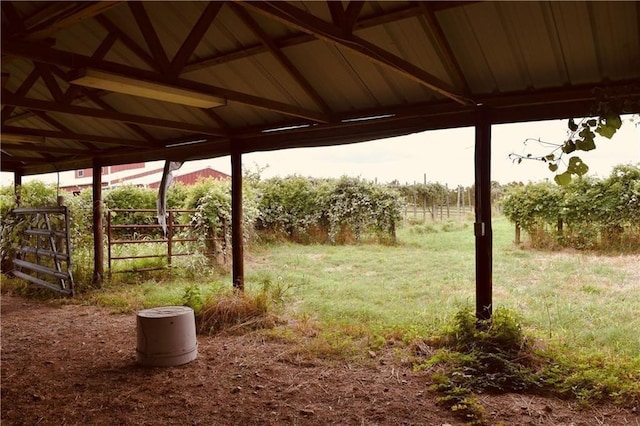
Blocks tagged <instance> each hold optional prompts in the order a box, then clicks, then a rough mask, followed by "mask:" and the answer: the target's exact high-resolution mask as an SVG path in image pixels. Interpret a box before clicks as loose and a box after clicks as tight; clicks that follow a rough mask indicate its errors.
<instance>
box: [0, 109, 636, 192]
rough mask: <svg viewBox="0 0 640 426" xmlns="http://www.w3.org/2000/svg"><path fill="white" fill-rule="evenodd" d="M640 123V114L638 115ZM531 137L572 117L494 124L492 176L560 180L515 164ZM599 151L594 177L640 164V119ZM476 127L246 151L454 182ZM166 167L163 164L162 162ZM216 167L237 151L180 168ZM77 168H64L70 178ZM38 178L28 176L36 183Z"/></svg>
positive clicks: (300, 166) (555, 137) (560, 131)
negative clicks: (513, 155) (619, 166)
mask: <svg viewBox="0 0 640 426" xmlns="http://www.w3.org/2000/svg"><path fill="white" fill-rule="evenodd" d="M636 121H637V120H636ZM528 138H532V139H541V140H543V141H547V142H554V143H562V141H564V140H565V139H566V138H567V122H566V120H562V121H560V120H555V121H545V122H535V123H520V124H506V125H497V126H493V127H492V166H491V167H492V172H491V178H492V180H496V181H498V182H500V183H502V184H506V183H509V182H513V181H521V182H525V183H526V182H528V181H540V180H543V179H553V176H554V175H553V173H551V172H550V171H549V170H548V169H547V167H546V165H545V164H543V163H540V162H537V161H523V162H522V163H521V164H514V163H513V161H511V160H510V159H509V154H510V153H518V154H525V155H526V154H527V153H528V152H532V153H533V154H534V155H536V154H540V153H543V152H545V153H546V152H548V149H546V150H542V151H541V149H540V147H539V146H538V144H537V143H535V142H529V143H527V145H526V146H525V144H524V141H525V140H526V139H528ZM596 144H597V149H596V150H594V151H591V152H580V153H579V155H580V157H581V158H582V159H583V160H584V161H585V162H586V163H587V164H588V165H589V167H590V172H589V174H590V175H592V176H599V177H606V176H608V175H609V173H610V171H611V168H612V167H613V166H614V165H617V164H629V163H631V164H638V163H640V123H638V122H636V123H632V122H630V121H629V118H628V117H627V118H626V119H625V122H624V124H623V126H622V128H621V129H620V130H619V132H618V133H617V134H616V135H615V136H614V137H613V139H611V140H609V139H604V138H601V137H599V136H598V137H597V138H596ZM473 154H474V129H473V128H472V127H469V128H462V129H449V130H435V131H429V132H424V133H418V134H413V135H409V136H402V137H397V138H389V139H382V140H377V141H371V142H363V143H358V144H351V145H342V146H334V147H321V148H297V149H289V150H281V151H273V152H257V153H250V154H245V155H243V157H242V161H243V167H244V168H250V169H255V168H256V167H259V168H264V170H263V171H262V173H261V176H262V177H263V178H269V177H272V176H283V177H284V176H288V175H293V174H297V175H300V176H312V177H340V176H343V175H347V176H354V177H361V178H364V179H370V180H375V179H377V180H378V182H380V183H386V182H391V181H393V180H396V179H397V180H398V181H400V183H403V184H404V183H414V182H419V183H421V182H423V180H424V176H425V174H426V180H427V182H439V183H442V184H447V185H449V187H455V186H457V185H463V186H469V185H471V184H473V180H474V167H473ZM157 164H159V165H161V164H162V163H157ZM206 166H210V167H212V168H214V169H216V170H220V171H222V172H225V173H228V174H230V172H231V164H230V160H229V157H221V158H215V159H211V160H201V161H194V162H188V163H186V164H185V165H184V166H183V167H182V169H180V171H179V172H178V174H180V173H185V172H187V171H192V170H197V169H199V168H202V167H206ZM70 174H71V175H72V173H66V174H65V173H61V174H60V181H61V182H62V183H64V181H65V180H66V179H68V176H69V175H70ZM33 178H34V177H31V176H29V177H24V179H23V181H25V182H26V181H29V180H30V179H33ZM38 178H39V179H41V180H44V181H46V182H53V183H55V182H57V180H58V176H57V174H49V175H40V176H39V177H38ZM11 182H13V175H12V174H8V173H3V174H2V185H7V184H10V183H11Z"/></svg>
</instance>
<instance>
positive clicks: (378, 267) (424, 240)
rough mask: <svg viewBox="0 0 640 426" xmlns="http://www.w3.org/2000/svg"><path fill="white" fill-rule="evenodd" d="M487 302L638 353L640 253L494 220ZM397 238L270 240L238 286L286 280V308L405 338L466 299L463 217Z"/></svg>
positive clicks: (564, 335) (469, 256) (541, 330)
mask: <svg viewBox="0 0 640 426" xmlns="http://www.w3.org/2000/svg"><path fill="white" fill-rule="evenodd" d="M493 229H494V257H493V259H494V262H493V270H494V276H493V285H494V295H493V300H494V306H495V307H505V308H509V309H513V310H515V311H517V312H518V313H520V314H521V315H522V316H523V320H524V325H525V327H526V329H527V331H529V332H530V333H533V334H534V335H536V336H539V337H541V338H543V339H544V340H545V341H546V342H550V343H552V344H554V345H558V346H559V347H561V348H565V349H566V350H568V351H570V352H574V351H578V352H579V353H588V354H590V355H602V356H604V357H611V356H613V357H617V356H622V357H631V358H633V357H638V356H639V354H640V333H638V332H637V330H640V315H639V314H638V312H639V311H640V270H639V269H640V268H638V265H639V264H640V256H638V255H625V256H598V255H594V254H589V253H582V252H575V251H571V252H569V251H563V252H541V251H531V250H525V249H521V248H517V247H515V246H514V245H513V237H514V236H513V228H512V226H511V225H510V224H509V223H508V222H507V221H506V220H504V219H503V218H498V219H496V220H494V224H493ZM398 241H399V242H398V244H397V245H396V246H382V245H377V244H361V245H350V246H327V245H306V246H303V245H295V244H276V245H269V246H264V247H260V248H257V249H254V250H253V251H252V252H251V260H250V261H249V262H248V264H247V266H246V273H247V280H246V281H247V286H248V288H251V287H252V286H255V285H256V284H259V283H263V282H266V281H271V282H279V283H281V284H282V285H284V286H287V287H289V292H290V295H291V297H292V299H291V300H290V303H289V304H288V306H289V309H290V312H291V313H293V314H295V315H300V316H304V317H307V318H309V317H310V318H314V319H317V321H318V322H319V323H320V324H323V325H324V326H326V327H328V328H336V329H348V330H351V331H352V332H355V333H363V334H372V335H376V336H381V337H385V338H389V337H400V338H402V339H406V340H411V339H412V338H414V337H416V336H419V335H422V336H424V335H429V334H431V333H433V332H435V331H437V330H438V329H439V328H440V327H441V326H442V325H443V324H445V323H449V322H450V320H451V318H452V316H453V315H455V313H456V312H457V311H458V310H459V309H460V308H461V307H462V306H464V305H472V306H473V305H474V303H475V302H474V292H475V255H474V237H473V227H472V225H471V223H444V224H436V225H431V224H428V225H413V226H407V227H404V228H401V229H400V230H399V232H398Z"/></svg>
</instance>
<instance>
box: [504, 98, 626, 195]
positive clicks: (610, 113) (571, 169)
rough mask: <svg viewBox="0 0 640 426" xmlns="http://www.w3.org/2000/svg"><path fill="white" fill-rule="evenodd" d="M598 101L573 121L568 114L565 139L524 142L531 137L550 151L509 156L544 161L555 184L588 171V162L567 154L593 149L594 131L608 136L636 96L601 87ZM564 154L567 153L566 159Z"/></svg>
mask: <svg viewBox="0 0 640 426" xmlns="http://www.w3.org/2000/svg"><path fill="white" fill-rule="evenodd" d="M598 97H599V102H598V104H597V107H596V109H595V111H594V116H593V117H585V118H582V119H581V120H580V121H579V122H577V123H576V120H575V119H573V118H571V119H570V120H569V121H568V123H567V127H568V129H569V132H568V137H567V140H566V141H564V142H563V143H552V142H546V141H542V140H540V139H532V138H528V139H526V140H525V141H524V144H525V145H527V143H529V142H531V141H536V142H538V143H539V144H540V145H541V146H543V147H545V148H548V149H549V150H550V151H549V152H547V153H546V154H544V155H541V156H534V155H532V154H526V155H521V154H515V153H511V154H509V158H510V159H511V160H512V161H514V162H517V163H518V164H520V163H521V162H522V160H537V161H542V162H544V163H547V164H548V168H549V170H550V171H551V172H553V173H556V175H555V178H554V180H555V182H556V183H557V184H558V185H561V186H566V185H568V184H569V183H570V182H571V179H572V177H573V176H578V177H579V176H583V175H585V174H586V173H587V172H588V171H589V166H588V165H587V164H586V163H585V162H584V161H583V160H582V159H581V158H580V157H579V156H577V155H575V154H574V155H571V154H573V153H574V152H576V151H591V150H594V149H596V142H595V138H596V135H600V136H601V137H604V138H607V139H611V138H612V137H613V135H615V134H616V132H617V131H618V130H619V129H620V127H621V126H622V119H621V118H620V116H621V114H623V113H624V112H625V111H634V110H635V109H636V108H637V103H638V101H637V100H631V99H621V98H619V97H614V96H611V95H610V94H608V93H606V91H604V90H600V91H599V93H598ZM566 156H570V157H569V159H568V161H565V160H566ZM560 166H564V167H566V168H565V170H564V171H562V172H558V170H560Z"/></svg>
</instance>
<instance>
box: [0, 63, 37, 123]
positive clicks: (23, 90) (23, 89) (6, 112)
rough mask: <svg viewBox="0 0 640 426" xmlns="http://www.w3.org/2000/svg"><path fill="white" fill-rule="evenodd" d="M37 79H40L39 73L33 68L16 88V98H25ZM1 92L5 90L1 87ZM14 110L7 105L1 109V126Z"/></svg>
mask: <svg viewBox="0 0 640 426" xmlns="http://www.w3.org/2000/svg"><path fill="white" fill-rule="evenodd" d="M38 78H40V73H39V72H38V70H37V69H36V68H34V69H33V70H32V71H31V72H30V73H29V75H28V76H27V78H25V79H24V80H23V81H22V84H21V85H20V87H18V90H16V96H25V95H26V94H27V93H29V90H31V88H32V87H33V85H34V84H35V82H36V81H38ZM2 90H5V88H4V87H2ZM14 109H15V107H12V106H9V105H6V106H3V107H2V124H4V123H5V122H6V121H7V120H8V119H9V117H11V113H13V110H14Z"/></svg>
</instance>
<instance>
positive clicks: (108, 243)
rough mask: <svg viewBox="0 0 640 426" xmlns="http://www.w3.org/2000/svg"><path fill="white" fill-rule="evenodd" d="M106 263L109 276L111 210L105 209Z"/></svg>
mask: <svg viewBox="0 0 640 426" xmlns="http://www.w3.org/2000/svg"><path fill="white" fill-rule="evenodd" d="M107 265H108V266H109V276H111V210H110V209H107Z"/></svg>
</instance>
